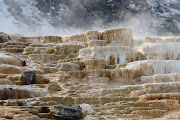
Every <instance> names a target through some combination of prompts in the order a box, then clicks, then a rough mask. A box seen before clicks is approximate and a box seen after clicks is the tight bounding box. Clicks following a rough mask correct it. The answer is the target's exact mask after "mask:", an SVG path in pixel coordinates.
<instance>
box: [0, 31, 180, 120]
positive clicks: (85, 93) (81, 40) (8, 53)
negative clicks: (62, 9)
mask: <svg viewBox="0 0 180 120" xmlns="http://www.w3.org/2000/svg"><path fill="white" fill-rule="evenodd" d="M1 38H3V39H1ZM0 42H1V43H0V99H1V100H0V106H1V107H0V119H14V120H18V119H21V120H22V119H23V120H30V119H33V120H41V119H52V120H55V119H72V120H75V119H77V120H78V119H88V120H89V119H90V120H97V119H105V120H116V119H138V120H139V119H177V118H179V115H178V114H179V106H180V105H179V103H180V98H179V97H180V89H179V88H180V74H179V72H180V68H179V66H180V61H179V52H180V51H179V43H178V42H179V40H178V37H169V38H167V37H144V38H133V36H132V31H131V30H129V29H125V28H118V29H112V30H105V31H102V32H100V31H88V32H86V33H84V34H78V35H72V36H66V37H61V36H39V37H23V36H21V35H6V34H4V33H3V37H1V35H0ZM159 42H160V43H159ZM143 43H144V44H143ZM173 115H176V116H173Z"/></svg>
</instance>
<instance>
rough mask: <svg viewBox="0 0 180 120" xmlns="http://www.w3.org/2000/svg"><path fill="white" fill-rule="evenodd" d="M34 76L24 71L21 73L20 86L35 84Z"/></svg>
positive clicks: (31, 72) (34, 74) (30, 72)
mask: <svg viewBox="0 0 180 120" xmlns="http://www.w3.org/2000/svg"><path fill="white" fill-rule="evenodd" d="M35 76H36V73H35V72H33V71H25V72H23V73H22V82H23V83H22V84H23V85H29V84H35Z"/></svg>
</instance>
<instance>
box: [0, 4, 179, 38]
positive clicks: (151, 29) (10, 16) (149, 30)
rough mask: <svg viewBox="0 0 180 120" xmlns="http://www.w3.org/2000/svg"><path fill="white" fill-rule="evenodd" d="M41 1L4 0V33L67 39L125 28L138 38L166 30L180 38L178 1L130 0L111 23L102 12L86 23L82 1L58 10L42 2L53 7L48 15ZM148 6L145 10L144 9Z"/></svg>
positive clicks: (0, 24) (0, 17) (0, 12)
mask: <svg viewBox="0 0 180 120" xmlns="http://www.w3.org/2000/svg"><path fill="white" fill-rule="evenodd" d="M37 1H38V0H0V32H5V33H8V34H23V35H25V36H41V35H59V36H66V35H72V34H77V33H83V32H86V31H88V30H104V29H110V28H119V27H125V28H129V29H132V30H133V32H134V35H135V36H149V35H159V34H158V31H160V32H161V31H162V30H164V33H165V34H163V35H174V33H176V35H178V30H179V31H180V20H179V21H178V18H180V8H179V9H178V8H177V7H174V6H175V5H176V4H177V5H178V4H179V5H180V1H178V0H142V1H141V2H142V3H141V2H139V1H138V0H127V1H128V5H127V6H126V9H127V10H126V9H125V10H124V9H123V10H122V9H119V10H117V9H116V16H118V15H119V16H118V17H119V18H118V19H116V20H112V21H111V22H108V23H106V22H104V21H107V19H109V18H107V19H106V18H102V17H100V16H99V14H101V13H99V11H97V14H96V11H94V13H92V15H93V20H90V19H89V20H88V19H87V20H83V19H84V17H82V16H83V14H86V11H85V10H86V8H85V6H83V5H84V4H81V0H74V1H73V2H72V3H73V4H71V6H70V7H69V6H68V5H65V4H59V8H60V9H58V10H56V9H57V8H56V7H55V6H56V5H55V4H52V1H53V0H39V1H38V2H39V3H40V2H41V1H42V2H44V1H48V2H47V3H46V4H49V6H48V7H47V8H46V9H45V10H47V9H48V12H47V13H43V11H42V10H39V8H38V7H37V3H38V2H37ZM54 1H57V0H54ZM61 1H63V0H61ZM64 1H66V0H64ZM84 1H85V4H86V5H88V4H90V5H91V4H92V5H93V4H95V3H96V0H84ZM115 1H117V0H107V3H108V4H109V5H111V7H113V6H114V5H115V4H116V2H115ZM121 1H123V0H121ZM93 2H94V3H93ZM113 2H114V3H113ZM46 4H45V5H46ZM144 4H145V7H143V5H144ZM122 6H123V5H122ZM43 7H44V6H43V5H42V8H43ZM124 8H125V7H124ZM52 11H56V13H58V15H55V17H52V14H53V13H52ZM100 12H101V11H100ZM77 13H78V15H79V16H78V15H77ZM102 13H103V11H102ZM104 14H106V13H104ZM108 14H109V13H108ZM110 14H115V13H114V12H112V13H110ZM123 14H124V15H123ZM64 16H65V17H64ZM84 16H85V15H84ZM102 16H103V15H102ZM107 16H108V15H107ZM174 16H175V17H174ZM110 19H111V18H110ZM56 21H58V22H56ZM73 22H75V23H76V26H74V25H73ZM78 26H80V27H78ZM82 26H84V27H82Z"/></svg>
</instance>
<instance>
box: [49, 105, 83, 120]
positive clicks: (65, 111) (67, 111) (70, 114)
mask: <svg viewBox="0 0 180 120" xmlns="http://www.w3.org/2000/svg"><path fill="white" fill-rule="evenodd" d="M81 110H82V108H81V107H80V106H79V105H66V106H65V105H55V106H54V108H53V109H52V113H53V115H54V116H55V118H56V119H57V120H61V119H62V120H79V119H81V118H82V117H83V114H82V111H81Z"/></svg>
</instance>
